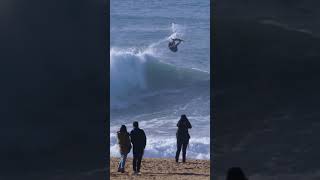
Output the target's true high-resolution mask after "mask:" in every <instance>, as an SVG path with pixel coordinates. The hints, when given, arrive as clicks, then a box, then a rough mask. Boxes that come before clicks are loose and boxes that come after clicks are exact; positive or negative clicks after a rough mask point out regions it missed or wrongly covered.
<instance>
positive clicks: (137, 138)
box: [130, 128, 147, 152]
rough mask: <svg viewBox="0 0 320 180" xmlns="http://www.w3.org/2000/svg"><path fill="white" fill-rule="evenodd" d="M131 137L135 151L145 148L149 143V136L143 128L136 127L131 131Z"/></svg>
mask: <svg viewBox="0 0 320 180" xmlns="http://www.w3.org/2000/svg"><path fill="white" fill-rule="evenodd" d="M130 137H131V143H132V145H133V151H134V152H136V151H140V150H144V148H145V147H146V144H147V137H146V134H145V133H144V131H143V130H142V129H139V128H134V129H133V130H132V131H131V132H130Z"/></svg>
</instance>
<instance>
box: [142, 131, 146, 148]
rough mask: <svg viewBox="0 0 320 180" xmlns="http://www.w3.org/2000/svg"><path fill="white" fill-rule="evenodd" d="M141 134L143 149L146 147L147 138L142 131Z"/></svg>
mask: <svg viewBox="0 0 320 180" xmlns="http://www.w3.org/2000/svg"><path fill="white" fill-rule="evenodd" d="M142 134H143V143H144V148H146V145H147V136H146V133H144V131H143V130H142Z"/></svg>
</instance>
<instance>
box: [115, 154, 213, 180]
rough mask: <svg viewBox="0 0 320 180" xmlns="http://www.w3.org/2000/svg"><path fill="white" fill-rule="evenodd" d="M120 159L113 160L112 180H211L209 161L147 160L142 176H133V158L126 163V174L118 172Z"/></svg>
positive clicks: (144, 162)
mask: <svg viewBox="0 0 320 180" xmlns="http://www.w3.org/2000/svg"><path fill="white" fill-rule="evenodd" d="M118 162H119V158H111V161H110V179H112V180H135V179H137V180H138V179H139V180H153V179H158V180H171V179H172V180H173V179H177V180H195V179H196V180H209V179H210V161H209V160H187V162H186V163H178V164H177V163H176V162H175V160H174V159H173V158H172V159H164V158H145V159H143V160H142V165H141V170H140V171H141V174H140V175H133V170H132V158H128V159H127V162H126V169H125V173H120V172H117V170H118Z"/></svg>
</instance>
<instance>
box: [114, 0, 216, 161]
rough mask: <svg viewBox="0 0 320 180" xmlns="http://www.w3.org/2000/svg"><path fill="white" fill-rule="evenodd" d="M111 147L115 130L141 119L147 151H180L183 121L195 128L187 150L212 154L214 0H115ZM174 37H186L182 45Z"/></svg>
mask: <svg viewBox="0 0 320 180" xmlns="http://www.w3.org/2000/svg"><path fill="white" fill-rule="evenodd" d="M110 9H111V19H110V33H111V34H110V101H111V102H110V155H111V156H113V157H117V156H119V151H118V145H117V140H116V132H117V131H118V130H119V128H120V126H121V125H122V124H125V125H126V126H127V128H128V131H131V129H132V122H133V121H138V122H139V125H140V128H142V129H144V131H145V133H146V136H147V147H146V149H145V155H144V157H156V158H163V157H166V158H171V157H172V158H173V157H174V156H175V151H176V137H175V133H176V130H177V127H176V124H177V122H178V120H179V118H180V115H181V114H186V115H187V117H188V118H189V120H190V122H191V124H192V126H193V128H192V129H191V130H190V131H189V133H190V135H191V139H190V143H189V147H188V150H187V157H188V158H193V159H210V1H208V0H199V1H195V0H193V1H190V0H182V1H178V0H161V1H159V0H135V1H133V0H111V2H110ZM170 38H181V39H183V40H184V41H183V42H182V43H181V44H180V45H179V46H178V49H179V50H178V52H176V53H174V52H171V51H170V50H169V49H168V42H169V39H170Z"/></svg>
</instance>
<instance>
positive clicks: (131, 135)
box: [129, 131, 134, 144]
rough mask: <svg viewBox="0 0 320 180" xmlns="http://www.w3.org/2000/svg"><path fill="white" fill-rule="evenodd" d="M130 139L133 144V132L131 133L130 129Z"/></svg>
mask: <svg viewBox="0 0 320 180" xmlns="http://www.w3.org/2000/svg"><path fill="white" fill-rule="evenodd" d="M129 136H130V141H131V143H132V144H133V143H134V136H133V133H132V131H131V132H130V135H129Z"/></svg>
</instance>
